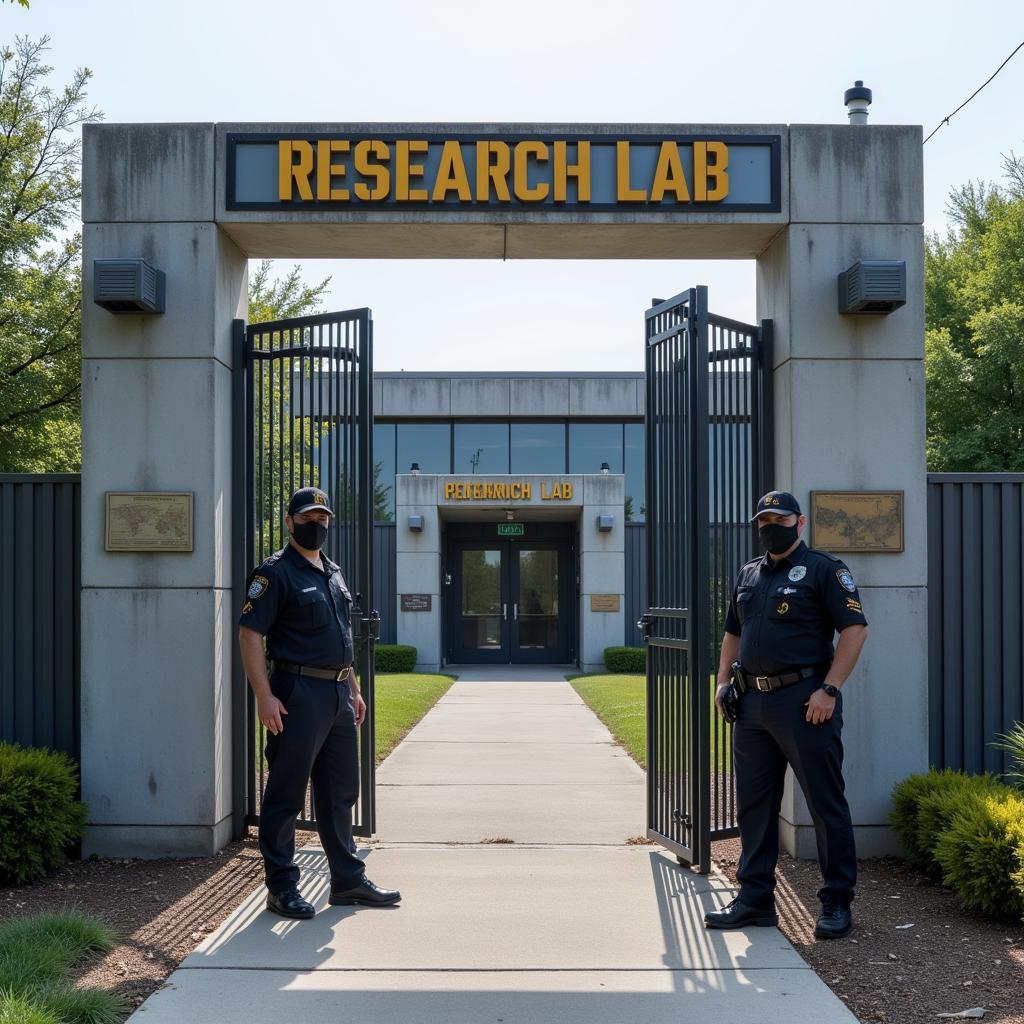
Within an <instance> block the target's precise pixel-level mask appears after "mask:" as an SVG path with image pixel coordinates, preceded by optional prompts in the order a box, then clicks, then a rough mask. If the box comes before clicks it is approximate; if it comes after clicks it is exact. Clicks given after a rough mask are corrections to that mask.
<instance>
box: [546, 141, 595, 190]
mask: <svg viewBox="0 0 1024 1024" xmlns="http://www.w3.org/2000/svg"><path fill="white" fill-rule="evenodd" d="M567 150H568V144H567V143H565V142H556V143H555V189H554V198H555V202H556V203H564V202H565V201H566V198H567V192H568V189H567V184H568V179H569V178H570V177H573V178H575V179H576V198H577V200H578V201H579V202H581V203H589V202H590V143H589V142H577V143H576V163H574V164H570V163H569V162H568V158H567V155H566V154H567Z"/></svg>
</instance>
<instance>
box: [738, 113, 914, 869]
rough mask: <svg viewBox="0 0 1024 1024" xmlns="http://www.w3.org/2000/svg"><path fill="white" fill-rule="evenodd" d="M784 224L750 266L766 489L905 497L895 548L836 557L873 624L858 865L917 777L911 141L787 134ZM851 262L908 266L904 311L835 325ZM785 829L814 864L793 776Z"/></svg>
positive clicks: (858, 691)
mask: <svg viewBox="0 0 1024 1024" xmlns="http://www.w3.org/2000/svg"><path fill="white" fill-rule="evenodd" d="M789 153H790V174H789V180H790V186H789V187H790V224H789V226H788V227H786V228H784V229H783V230H782V231H781V232H780V233H779V234H778V235H777V236H776V238H775V240H774V241H773V242H772V244H771V246H770V247H769V248H768V249H767V250H766V251H765V252H764V253H763V254H762V256H761V257H760V258H759V260H758V267H757V288H758V296H757V299H758V316H759V317H771V318H773V319H774V321H775V353H774V384H775V466H776V473H775V480H774V484H775V486H776V487H780V488H784V489H787V490H790V491H792V492H793V493H794V494H795V495H796V496H797V499H798V500H799V501H800V502H801V503H802V505H803V507H804V508H805V510H809V504H810V492H811V491H812V490H902V491H904V492H905V498H904V513H905V520H904V536H905V550H904V551H903V552H902V553H901V554H870V555H865V554H849V555H842V557H843V558H844V560H845V561H846V562H847V563H848V564H849V565H850V567H851V569H852V571H853V575H854V578H855V579H856V581H857V583H858V585H859V587H860V592H861V595H862V597H863V603H864V611H865V614H866V616H867V618H868V621H869V638H868V643H867V647H866V648H865V651H864V654H863V656H862V658H861V661H860V664H859V665H858V667H857V669H856V671H855V673H854V675H853V676H852V677H851V679H850V680H849V682H848V684H847V686H846V688H845V690H844V703H845V729H844V744H845V750H846V779H847V793H848V796H849V799H850V804H851V809H852V812H853V820H854V824H855V826H856V832H857V842H858V852H859V853H860V854H861V855H863V856H874V855H877V854H881V853H888V852H895V851H896V850H897V849H898V847H897V844H896V841H895V837H894V836H893V834H892V833H891V831H890V830H889V828H888V826H887V815H888V810H889V799H888V794H889V792H890V790H891V787H892V785H893V783H895V782H897V781H898V780H900V779H902V778H903V777H904V776H906V775H908V774H909V773H911V772H915V771H921V770H924V769H926V768H927V765H928V721H927V710H928V677H927V654H928V651H927V615H926V593H927V591H926V584H927V556H926V525H927V524H926V476H925V450H924V436H925V422H924V294H923V293H924V283H923V235H922V227H921V223H922V220H923V195H922V156H921V131H920V129H919V128H917V127H902V126H899V127H895V126H894V127H890V126H883V127H849V126H836V127H833V126H813V127H812V126H796V127H793V128H791V129H790V144H789ZM857 259H903V260H906V263H907V304H906V305H905V306H903V307H902V308H901V309H898V310H896V311H895V312H893V313H891V314H889V315H888V316H878V315H873V316H870V315H869V316H841V315H839V314H838V312H837V293H836V276H837V274H839V273H840V272H841V271H843V270H845V269H846V268H847V267H849V266H850V265H851V264H852V263H853V262H854V261H855V260H857ZM780 827H781V832H782V836H783V841H784V844H785V846H786V848H787V849H788V850H789V851H790V852H791V853H796V854H797V855H799V856H807V857H812V856H814V831H813V827H812V825H811V819H810V815H809V813H808V811H807V807H806V805H805V803H804V800H803V796H802V794H801V793H800V791H799V787H798V786H795V785H794V784H793V779H792V774H791V773H790V776H789V780H788V782H787V789H786V795H785V798H784V801H783V806H782V813H781V819H780Z"/></svg>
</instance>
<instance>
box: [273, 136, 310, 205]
mask: <svg viewBox="0 0 1024 1024" xmlns="http://www.w3.org/2000/svg"><path fill="white" fill-rule="evenodd" d="M296 157H297V158H298V159H296ZM312 173H313V147H312V145H311V144H310V143H308V142H306V141H305V140H304V139H294V140H293V139H282V140H281V141H280V142H278V144H277V198H278V199H281V200H283V201H285V202H290V201H291V200H292V199H294V198H295V191H294V190H295V188H297V189H298V190H299V198H300V199H304V200H306V201H307V202H312V200H313V190H312V189H311V188H310V187H309V176H310V175H311V174H312Z"/></svg>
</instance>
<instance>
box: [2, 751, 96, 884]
mask: <svg viewBox="0 0 1024 1024" xmlns="http://www.w3.org/2000/svg"><path fill="white" fill-rule="evenodd" d="M77 788H78V775H77V771H76V769H75V765H74V763H73V762H72V761H71V759H70V758H69V757H68V756H67V755H66V754H61V753H56V752H54V751H50V750H40V749H37V748H34V747H21V746H19V745H18V744H10V743H0V883H7V884H10V883H13V884H14V885H24V884H25V883H26V882H31V881H33V880H34V879H36V878H40V877H42V876H43V875H45V874H46V872H47V871H50V870H52V869H53V868H55V867H58V866H59V865H60V864H62V863H63V861H64V851H65V850H66V849H67V848H68V847H69V846H71V845H72V844H74V843H76V842H77V841H78V840H79V839H80V838H81V836H82V827H83V826H84V824H85V805H84V804H82V803H80V802H79V801H78V800H76V799H75V793H76V790H77Z"/></svg>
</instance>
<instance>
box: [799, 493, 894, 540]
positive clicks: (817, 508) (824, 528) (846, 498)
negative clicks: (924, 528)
mask: <svg viewBox="0 0 1024 1024" xmlns="http://www.w3.org/2000/svg"><path fill="white" fill-rule="evenodd" d="M811 547H815V548H820V549H822V550H824V551H834V552H837V553H839V552H846V551H853V552H857V551H860V552H871V551H874V552H887V553H892V554H896V553H898V552H900V551H902V550H903V492H902V491H811Z"/></svg>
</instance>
